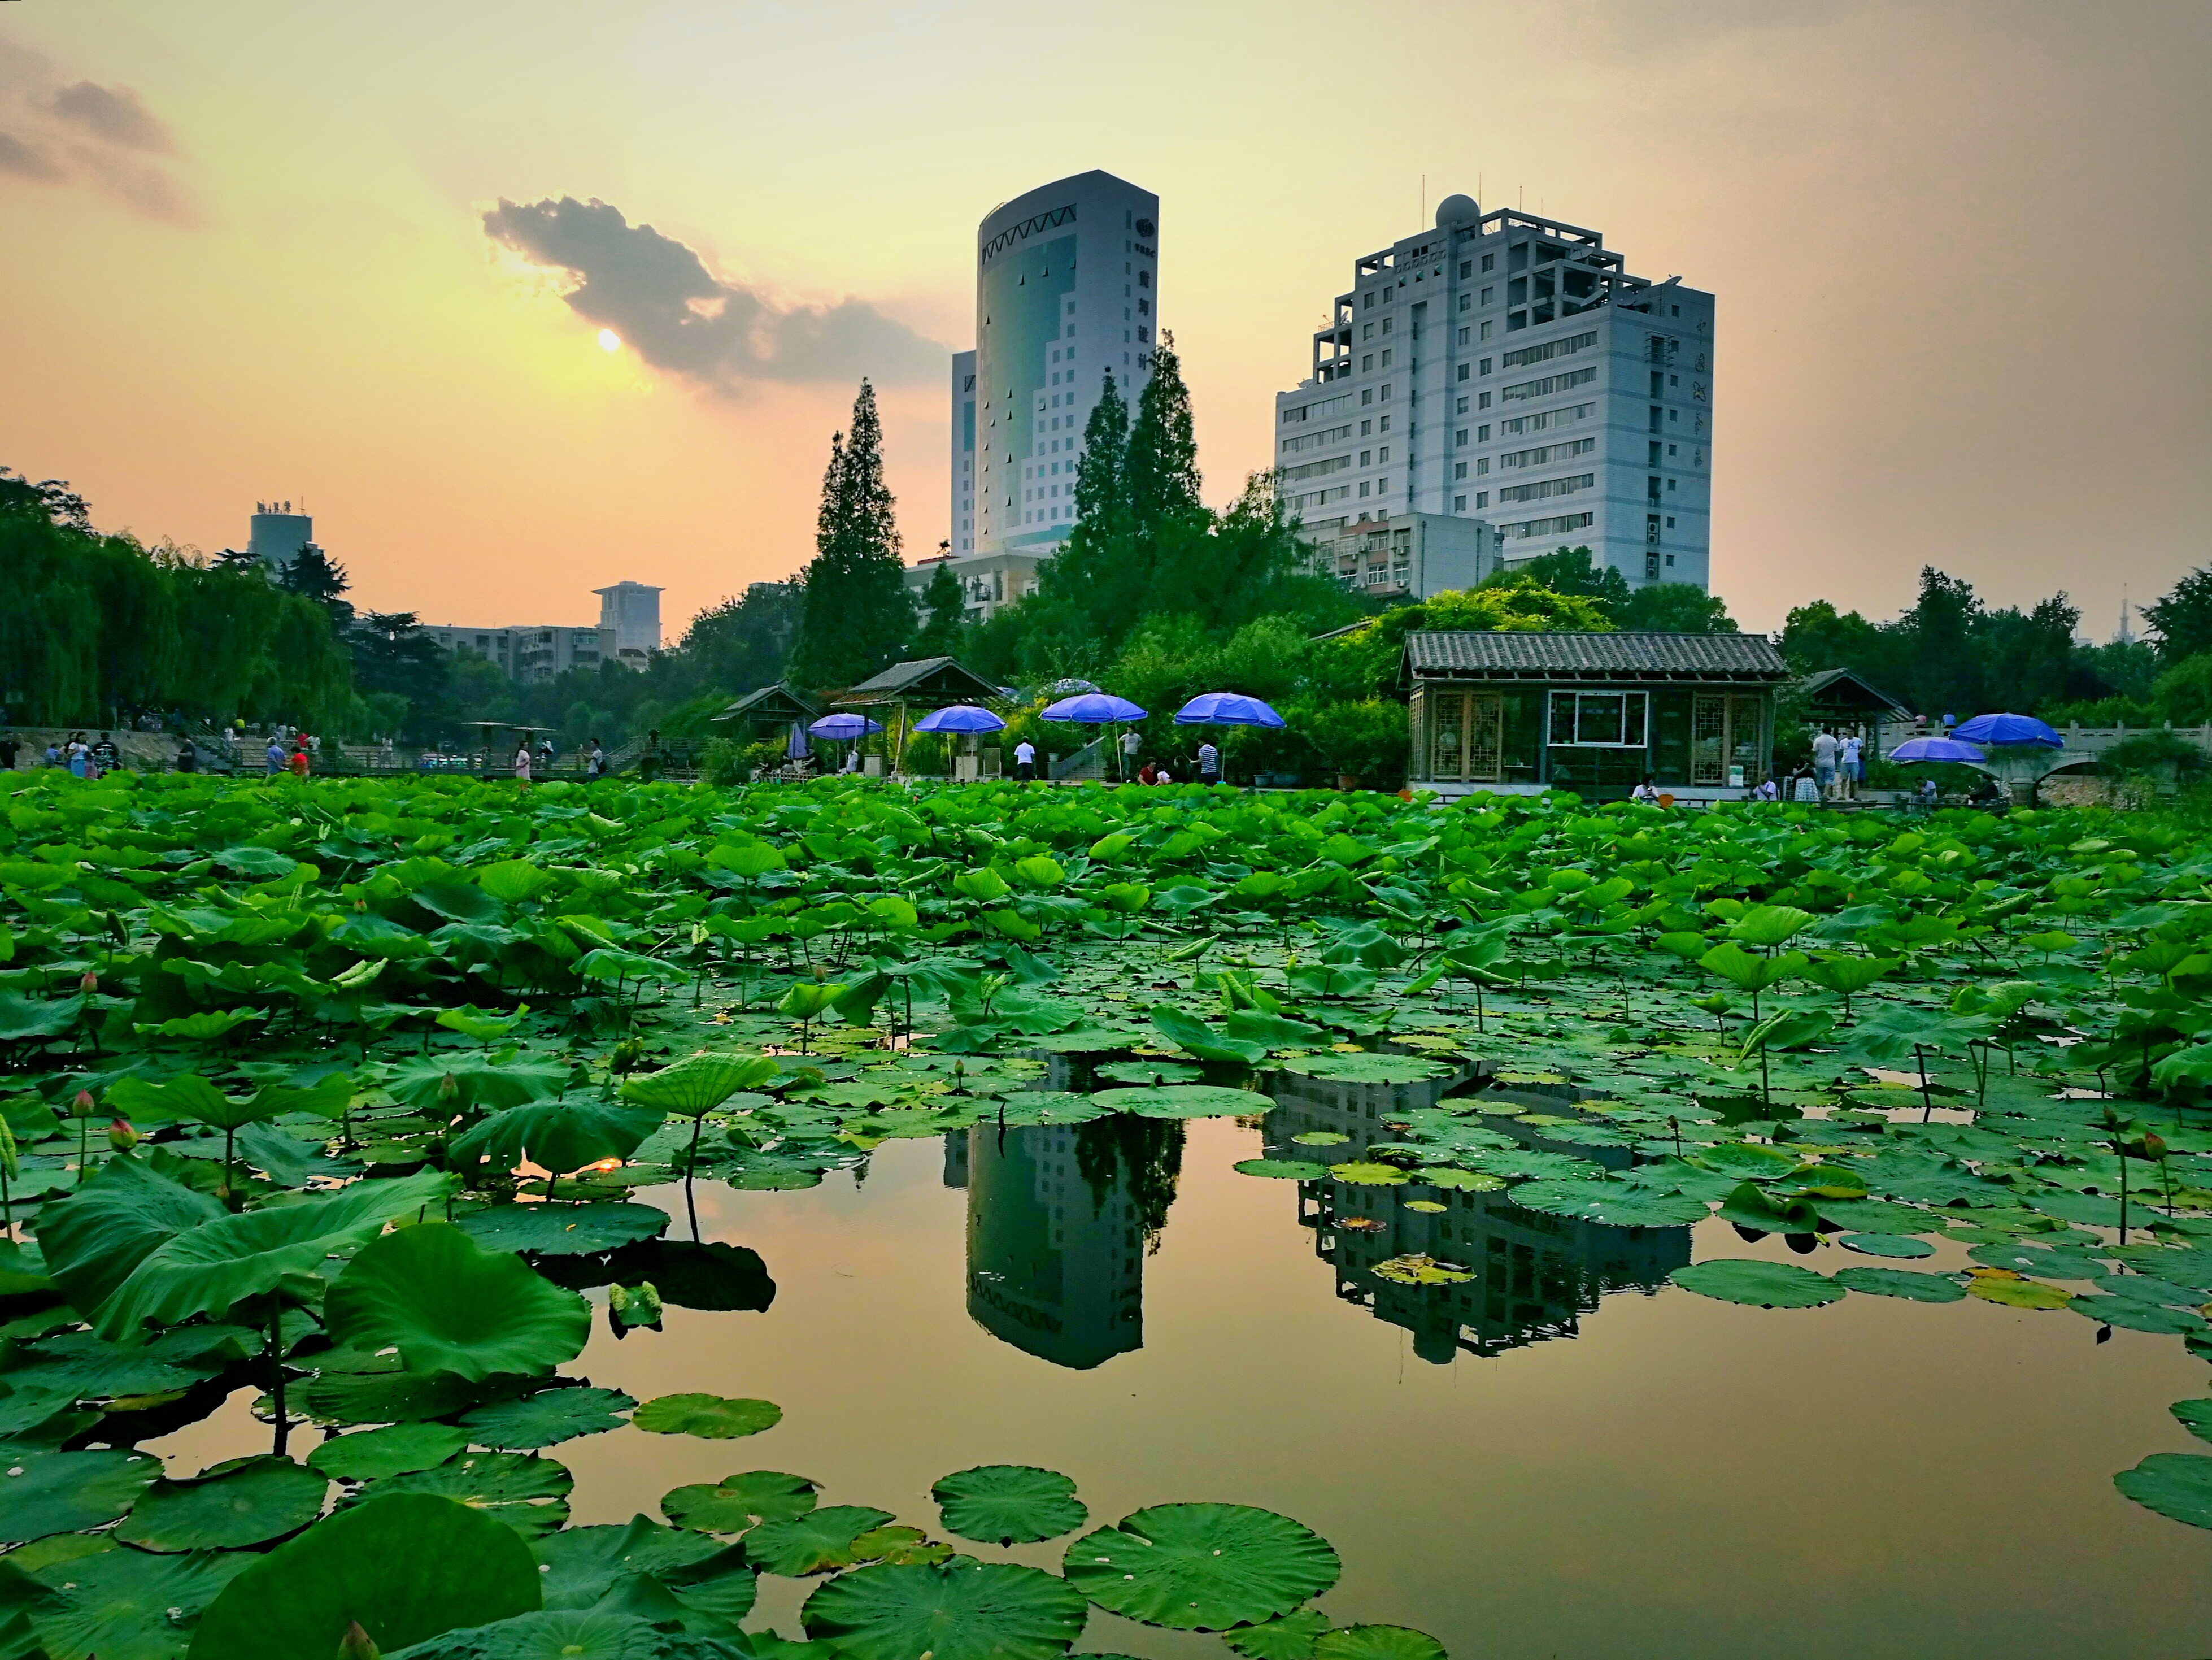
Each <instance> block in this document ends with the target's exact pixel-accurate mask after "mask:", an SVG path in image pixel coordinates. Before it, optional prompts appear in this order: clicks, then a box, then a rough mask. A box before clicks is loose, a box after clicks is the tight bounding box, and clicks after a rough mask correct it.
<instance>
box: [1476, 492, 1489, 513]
mask: <svg viewBox="0 0 2212 1660" xmlns="http://www.w3.org/2000/svg"><path fill="white" fill-rule="evenodd" d="M1474 505H1475V507H1476V508H1478V509H1480V508H1486V507H1488V506H1489V505H1490V492H1489V491H1488V490H1477V491H1475V493H1474Z"/></svg>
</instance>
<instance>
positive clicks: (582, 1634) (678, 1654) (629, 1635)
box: [384, 1608, 803, 1660]
mask: <svg viewBox="0 0 2212 1660" xmlns="http://www.w3.org/2000/svg"><path fill="white" fill-rule="evenodd" d="M794 1646H799V1645H794ZM802 1651H803V1650H802ZM737 1654H738V1651H737V1649H736V1648H735V1647H733V1646H732V1645H731V1644H730V1643H728V1642H727V1641H726V1640H724V1639H720V1638H715V1637H707V1636H699V1637H694V1636H690V1635H688V1634H687V1633H684V1632H680V1631H670V1630H668V1629H666V1627H665V1622H664V1623H656V1622H655V1621H654V1620H653V1619H652V1618H651V1617H650V1616H649V1615H647V1614H636V1613H632V1612H629V1610H628V1609H627V1608H545V1609H542V1610H540V1611H539V1612H538V1613H536V1614H517V1615H516V1616H515V1617H514V1618H513V1619H512V1620H501V1621H499V1623H498V1624H496V1625H491V1626H478V1627H472V1628H471V1629H470V1630H467V1631H456V1632H449V1633H447V1634H446V1635H445V1636H443V1637H435V1638H432V1639H430V1640H429V1641H428V1642H427V1643H416V1644H411V1645H409V1646H408V1647H406V1648H404V1649H402V1650H400V1651H398V1653H396V1654H387V1655H386V1656H385V1657H384V1660H735V1657H736V1656H737Z"/></svg>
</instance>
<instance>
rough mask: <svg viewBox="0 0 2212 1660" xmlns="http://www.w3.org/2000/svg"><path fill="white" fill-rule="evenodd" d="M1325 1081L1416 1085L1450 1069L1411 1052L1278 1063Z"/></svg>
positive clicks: (1310, 1057) (1309, 1057) (1305, 1057)
mask: <svg viewBox="0 0 2212 1660" xmlns="http://www.w3.org/2000/svg"><path fill="white" fill-rule="evenodd" d="M1280 1064H1281V1066H1282V1068H1283V1070H1284V1071H1285V1072H1295V1073H1303V1074H1304V1075H1305V1076H1306V1077H1309V1078H1318V1079H1321V1080H1322V1082H1324V1083H1329V1084H1419V1083H1425V1082H1426V1081H1427V1080H1428V1079H1431V1078H1442V1077H1443V1076H1445V1075H1446V1074H1447V1073H1449V1072H1450V1071H1451V1068H1450V1067H1447V1066H1445V1065H1444V1064H1443V1062H1442V1061H1431V1060H1428V1059H1426V1058H1425V1057H1424V1056H1421V1055H1368V1054H1363V1055H1298V1056H1296V1057H1294V1058H1293V1059H1291V1060H1288V1061H1283V1062H1281V1063H1280Z"/></svg>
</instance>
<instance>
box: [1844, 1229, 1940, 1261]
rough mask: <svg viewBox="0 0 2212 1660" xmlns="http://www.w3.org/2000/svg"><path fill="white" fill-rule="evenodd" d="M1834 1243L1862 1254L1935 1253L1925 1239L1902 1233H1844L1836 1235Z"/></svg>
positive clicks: (1933, 1247) (1932, 1254)
mask: <svg viewBox="0 0 2212 1660" xmlns="http://www.w3.org/2000/svg"><path fill="white" fill-rule="evenodd" d="M1836 1243H1838V1244H1839V1245H1841V1246H1842V1247H1843V1248H1844V1250H1855V1251H1857V1252H1858V1253H1859V1255H1860V1256H1888V1257H1897V1258H1913V1257H1921V1256H1934V1255H1935V1254H1936V1247H1935V1246H1933V1245H1931V1244H1929V1243H1928V1242H1927V1241H1926V1240H1925V1239H1914V1238H1911V1237H1908V1236H1906V1235H1904V1234H1896V1233H1846V1234H1840V1235H1838V1237H1837V1239H1836Z"/></svg>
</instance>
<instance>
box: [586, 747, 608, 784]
mask: <svg viewBox="0 0 2212 1660" xmlns="http://www.w3.org/2000/svg"><path fill="white" fill-rule="evenodd" d="M606 775H607V752H606V751H605V749H603V748H601V747H600V745H599V739H596V738H594V739H592V752H591V753H590V754H589V755H587V756H586V757H584V776H585V777H586V778H604V777H605V776H606Z"/></svg>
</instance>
